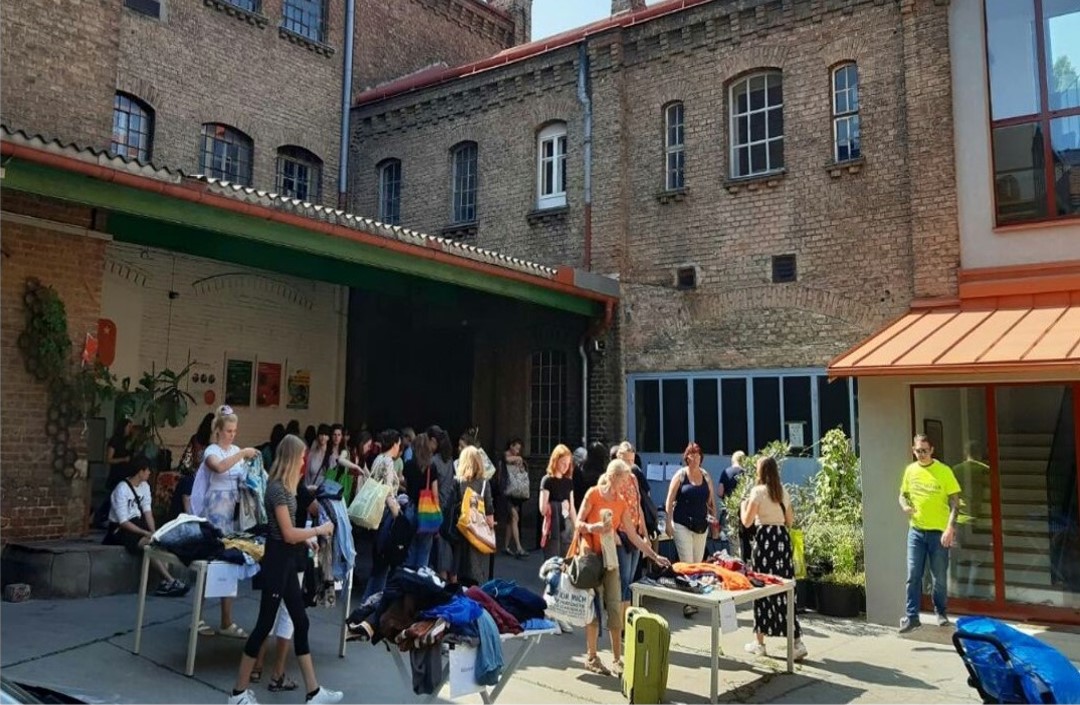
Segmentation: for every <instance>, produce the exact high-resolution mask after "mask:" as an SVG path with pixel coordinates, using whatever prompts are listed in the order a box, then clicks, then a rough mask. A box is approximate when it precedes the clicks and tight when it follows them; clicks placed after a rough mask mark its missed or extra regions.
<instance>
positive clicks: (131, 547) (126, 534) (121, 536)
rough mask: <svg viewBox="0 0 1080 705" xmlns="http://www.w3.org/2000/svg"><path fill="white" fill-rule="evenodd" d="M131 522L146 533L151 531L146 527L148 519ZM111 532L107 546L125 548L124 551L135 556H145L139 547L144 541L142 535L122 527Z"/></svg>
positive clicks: (142, 518) (135, 519) (137, 518)
mask: <svg viewBox="0 0 1080 705" xmlns="http://www.w3.org/2000/svg"><path fill="white" fill-rule="evenodd" d="M129 521H131V523H132V524H134V525H135V526H137V527H139V528H140V529H144V530H146V531H149V530H150V527H149V526H147V525H146V519H145V518H144V517H135V518H134V519H130V520H129ZM109 531H110V532H111V533H110V534H109V535H108V537H107V539H106V542H105V543H106V544H108V545H111V546H123V547H124V549H125V550H126V551H127V552H128V553H130V554H131V555H133V556H141V555H142V554H143V549H142V546H140V545H139V542H140V541H142V538H143V537H142V534H136V533H135V532H134V531H128V530H127V529H124V528H122V527H120V526H117V527H116V531H112V528H110V529H109Z"/></svg>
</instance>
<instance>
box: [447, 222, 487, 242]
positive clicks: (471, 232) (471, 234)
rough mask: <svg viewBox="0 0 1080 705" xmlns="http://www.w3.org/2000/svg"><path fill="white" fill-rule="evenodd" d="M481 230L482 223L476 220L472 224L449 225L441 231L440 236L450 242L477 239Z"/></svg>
mask: <svg viewBox="0 0 1080 705" xmlns="http://www.w3.org/2000/svg"><path fill="white" fill-rule="evenodd" d="M479 229H480V223H479V222H477V221H475V220H474V221H472V222H471V223H454V224H452V225H447V226H446V227H445V228H443V229H442V230H440V231H439V234H440V235H442V236H443V237H445V238H449V239H450V240H464V239H466V238H475V237H476V233H477V231H478V230H479Z"/></svg>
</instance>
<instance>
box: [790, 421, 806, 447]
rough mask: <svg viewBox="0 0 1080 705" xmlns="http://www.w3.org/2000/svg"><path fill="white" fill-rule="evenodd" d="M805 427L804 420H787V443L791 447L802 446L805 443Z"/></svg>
mask: <svg viewBox="0 0 1080 705" xmlns="http://www.w3.org/2000/svg"><path fill="white" fill-rule="evenodd" d="M805 429H806V422H805V421H788V422H787V434H788V443H790V444H791V447H792V448H802V447H804V446H805V445H806V441H805V439H804V438H803V436H804V433H803V432H804V430H805Z"/></svg>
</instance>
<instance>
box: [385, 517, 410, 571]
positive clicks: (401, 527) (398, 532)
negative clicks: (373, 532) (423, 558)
mask: <svg viewBox="0 0 1080 705" xmlns="http://www.w3.org/2000/svg"><path fill="white" fill-rule="evenodd" d="M386 511H387V516H386V517H384V518H383V523H384V526H381V527H379V534H378V537H377V539H376V542H375V550H376V552H377V554H378V559H379V562H380V563H382V564H383V565H388V566H390V567H394V566H399V565H401V564H402V563H404V562H405V558H406V557H407V556H408V555H409V544H411V543H412V540H413V536H414V535H416V527H414V526H413V523H412V521H410V520H409V517H407V516H406V515H405V512H404V511H402V512H399V513H398V515H397V516H396V517H395V516H393V515H391V514H390V510H389V509H388V510H386ZM387 523H389V526H386V524H387Z"/></svg>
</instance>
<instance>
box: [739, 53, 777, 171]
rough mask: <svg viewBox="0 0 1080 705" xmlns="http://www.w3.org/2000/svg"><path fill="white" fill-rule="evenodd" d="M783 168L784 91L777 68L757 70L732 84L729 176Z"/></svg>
mask: <svg viewBox="0 0 1080 705" xmlns="http://www.w3.org/2000/svg"><path fill="white" fill-rule="evenodd" d="M783 168H784V91H783V77H782V74H781V73H780V72H779V71H766V72H764V73H756V74H753V75H751V76H747V77H746V78H742V79H739V80H738V81H736V82H735V83H733V84H732V86H731V175H732V176H733V177H740V176H755V175H757V174H767V173H769V172H772V171H779V170H780V169H783Z"/></svg>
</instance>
